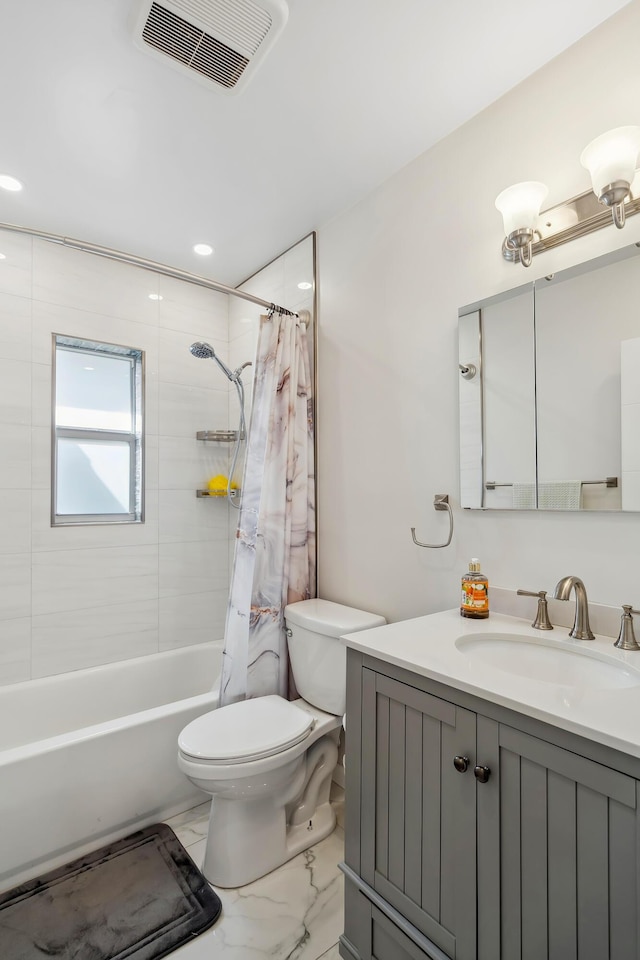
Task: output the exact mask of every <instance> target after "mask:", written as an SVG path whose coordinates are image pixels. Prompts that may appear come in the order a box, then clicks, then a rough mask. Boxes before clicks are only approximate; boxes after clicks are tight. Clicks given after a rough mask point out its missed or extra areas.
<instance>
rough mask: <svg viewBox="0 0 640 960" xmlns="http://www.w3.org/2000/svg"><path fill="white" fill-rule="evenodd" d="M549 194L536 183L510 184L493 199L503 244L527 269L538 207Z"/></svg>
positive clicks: (541, 185) (547, 190) (545, 188)
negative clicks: (499, 216) (498, 214)
mask: <svg viewBox="0 0 640 960" xmlns="http://www.w3.org/2000/svg"><path fill="white" fill-rule="evenodd" d="M548 193H549V189H548V187H546V186H545V185H544V183H540V182H539V181H537V180H526V181H525V182H524V183H514V184H513V186H511V187H507V189H506V190H503V191H502V193H499V194H498V196H497V197H496V207H497V208H498V210H499V211H500V213H501V214H502V219H503V221H504V232H505V235H506V236H505V244H506V245H507V247H508V249H509V250H511V251H513V252H514V253H517V254H518V256H519V259H520V263H521V264H522V266H523V267H530V266H531V259H532V253H531V244H532V243H533V239H534V237H535V227H536V224H537V222H538V217H539V216H540V207H541V206H542V202H543V200H545V199H546V196H547V194H548Z"/></svg>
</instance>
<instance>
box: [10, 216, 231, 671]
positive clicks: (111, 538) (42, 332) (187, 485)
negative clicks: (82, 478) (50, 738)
mask: <svg viewBox="0 0 640 960" xmlns="http://www.w3.org/2000/svg"><path fill="white" fill-rule="evenodd" d="M0 252H1V253H3V254H4V255H5V259H2V260H0V443H1V451H0V492H1V496H0V684H7V683H15V682H18V681H22V680H28V679H31V678H36V677H43V676H48V675H51V674H57V673H63V672H66V671H68V670H76V669H80V668H83V667H89V666H94V665H98V664H102V663H107V662H110V661H114V660H122V659H128V658H131V657H137V656H143V655H147V654H151V653H156V652H158V651H163V650H168V649H171V648H174V647H179V646H183V645H186V644H191V643H198V642H200V641H203V640H211V639H214V640H216V639H217V640H220V639H221V638H222V635H223V627H224V617H225V613H226V599H227V593H228V580H229V548H228V543H229V517H228V514H229V510H230V508H229V505H228V503H227V502H226V500H225V499H215V500H213V499H209V500H207V499H197V498H196V496H195V490H196V488H198V487H202V486H203V485H204V484H205V483H206V480H207V478H208V477H209V476H211V475H212V474H214V473H223V472H226V470H227V464H228V456H229V449H228V445H223V444H213V443H211V444H207V443H204V442H201V441H196V440H195V433H196V431H197V430H205V429H209V430H211V429H215V428H219V427H226V426H227V425H228V416H229V392H228V383H227V381H226V380H225V379H224V378H223V377H222V375H221V374H220V373H219V371H218V369H217V367H216V366H215V364H212V363H210V362H207V361H204V360H196V359H195V358H193V357H192V356H191V355H190V353H189V349H188V348H189V344H190V343H191V342H192V341H194V340H208V341H209V342H211V343H212V344H213V346H214V347H215V348H216V350H219V351H220V354H221V356H223V357H226V356H227V355H228V348H229V335H228V330H229V326H228V298H227V297H226V296H224V295H222V294H218V293H216V292H213V291H208V290H206V289H204V288H202V287H198V286H194V285H193V284H189V283H185V282H182V281H177V280H173V279H170V278H166V277H162V276H157V275H156V274H154V273H150V272H148V271H145V270H140V269H138V268H135V267H132V266H129V265H126V264H121V263H117V262H115V261H110V260H106V259H103V258H101V257H97V256H94V255H91V254H86V253H81V252H78V251H75V250H73V249H70V248H66V247H63V246H61V245H57V244H53V243H48V242H46V241H42V240H37V239H32V238H30V237H28V236H26V235H20V234H14V233H10V232H4V231H0ZM150 293H154V294H159V295H160V296H161V297H162V298H163V299H162V300H150V299H149V294H150ZM52 333H60V334H67V335H69V336H74V337H87V338H89V339H93V340H100V341H105V342H110V343H118V344H124V345H126V346H130V347H137V348H141V349H143V350H144V351H145V363H146V390H145V428H146V443H145V522H144V523H142V524H123V525H120V524H118V525H104V526H101V525H92V526H80V527H67V528H60V527H58V528H52V527H51V525H50V485H51V356H52V346H51V335H52Z"/></svg>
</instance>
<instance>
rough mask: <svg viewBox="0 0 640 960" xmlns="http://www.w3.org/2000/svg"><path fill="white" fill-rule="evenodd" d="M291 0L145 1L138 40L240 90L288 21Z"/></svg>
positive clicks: (137, 19) (138, 9)
mask: <svg viewBox="0 0 640 960" xmlns="http://www.w3.org/2000/svg"><path fill="white" fill-rule="evenodd" d="M288 13H289V11H288V7H287V4H286V3H285V0H259V2H254V0H162V3H156V2H155V0H141V2H140V0H139V2H138V3H137V4H136V6H135V10H134V21H133V23H134V40H135V42H136V44H137V46H139V47H140V48H142V49H144V50H146V51H147V52H148V53H150V54H152V55H153V56H155V57H158V58H161V59H162V60H163V62H164V63H166V62H167V58H169V61H170V62H171V63H172V64H173V66H175V67H176V69H178V70H180V71H182V72H183V73H186V74H188V75H189V76H191V77H194V78H195V79H197V80H199V81H200V82H201V83H204V84H206V85H207V86H208V87H209V88H210V87H211V85H212V84H214V85H215V86H216V87H217V88H218V89H219V90H221V91H223V92H224V93H239V92H240V91H241V90H243V89H244V87H246V85H247V84H248V83H249V81H250V79H251V77H252V76H253V74H254V73H255V71H256V69H257V67H258V65H259V64H260V62H261V61H262V60H263V59H264V57H265V55H266V54H267V53H268V51H269V50H270V49H271V47H272V46H273V44H274V43H275V41H276V39H277V37H278V36H279V34H280V33H281V32H282V30H283V29H284V26H285V24H286V22H287V16H288Z"/></svg>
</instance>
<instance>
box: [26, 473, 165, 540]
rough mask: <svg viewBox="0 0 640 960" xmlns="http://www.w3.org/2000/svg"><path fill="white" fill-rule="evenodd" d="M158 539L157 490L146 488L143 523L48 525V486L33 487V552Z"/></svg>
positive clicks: (49, 515) (49, 501)
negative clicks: (34, 488) (35, 488)
mask: <svg viewBox="0 0 640 960" xmlns="http://www.w3.org/2000/svg"><path fill="white" fill-rule="evenodd" d="M157 542H158V491H157V490H147V493H146V497H145V520H144V522H143V523H89V524H77V525H75V524H71V525H69V526H57V527H52V526H51V500H50V490H49V488H48V486H46V487H43V489H42V490H34V493H33V503H32V530H31V543H32V550H33V552H34V553H39V552H41V551H51V550H88V549H101V548H107V547H139V546H145V545H146V546H149V545H153V544H157Z"/></svg>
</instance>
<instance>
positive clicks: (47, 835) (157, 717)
mask: <svg viewBox="0 0 640 960" xmlns="http://www.w3.org/2000/svg"><path fill="white" fill-rule="evenodd" d="M220 663H221V646H220V644H219V643H202V644H197V645H194V646H190V647H184V648H182V649H180V650H172V651H169V652H167V653H160V654H157V655H155V656H150V657H139V658H137V659H135V660H126V661H122V662H119V663H114V664H108V665H106V666H103V667H92V668H91V669H89V670H77V671H76V672H74V673H66V674H62V675H61V676H58V677H46V678H44V679H41V680H30V681H27V682H25V683H16V684H11V685H9V686H6V687H0V889H6V888H9V887H12V886H14V885H16V884H18V883H22V882H23V881H24V880H26V879H29V878H30V877H33V876H37V875H38V874H39V873H41V872H42V871H43V870H45V869H50V868H53V867H55V866H58V865H60V864H62V863H64V862H65V861H67V860H70V859H72V858H73V857H75V856H76V855H81V854H82V853H84V852H86V851H88V850H91V849H95V848H96V847H99V846H101V845H102V844H103V843H108V842H110V841H111V840H115V839H117V838H118V837H123V836H126V835H127V834H128V833H131V832H132V831H133V830H135V829H137V828H139V827H142V826H145V825H147V824H150V823H154V822H155V821H157V820H160V819H164V818H167V817H169V816H171V815H173V814H175V813H178V812H180V811H181V810H186V809H188V808H189V807H191V806H193V805H194V804H197V803H199V802H201V801H203V800H204V799H206V798H205V796H204V794H202V793H201V792H200V791H199V790H197V789H196V788H195V787H194V786H193V785H192V784H191V783H190V782H189V781H188V780H187V778H186V777H185V776H184V775H183V774H182V773H180V771H179V770H178V767H177V762H176V757H177V740H178V734H179V733H180V731H181V730H182V728H183V727H184V726H185V724H187V723H189V722H190V721H191V720H193V719H194V718H195V717H197V716H200V714H202V713H206V712H207V711H208V710H211V709H213V708H214V707H215V706H217V702H218V677H219V675H220Z"/></svg>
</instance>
